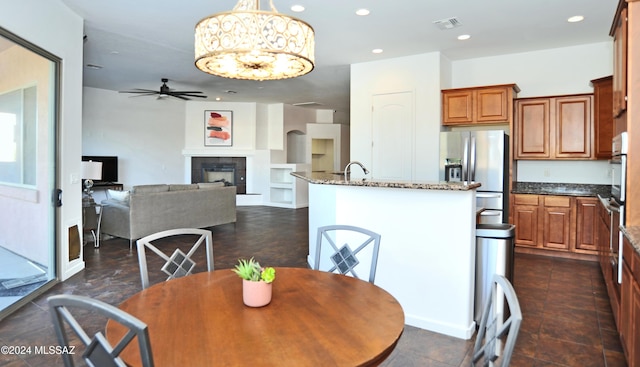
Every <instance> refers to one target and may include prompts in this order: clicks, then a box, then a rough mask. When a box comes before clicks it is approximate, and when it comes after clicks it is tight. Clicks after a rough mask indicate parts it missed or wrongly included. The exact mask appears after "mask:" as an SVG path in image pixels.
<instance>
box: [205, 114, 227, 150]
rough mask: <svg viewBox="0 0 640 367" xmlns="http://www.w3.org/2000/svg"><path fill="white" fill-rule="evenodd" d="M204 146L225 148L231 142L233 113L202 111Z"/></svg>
mask: <svg viewBox="0 0 640 367" xmlns="http://www.w3.org/2000/svg"><path fill="white" fill-rule="evenodd" d="M204 134H205V135H204V145H205V146H227V147H230V146H231V145H232V142H233V111H204Z"/></svg>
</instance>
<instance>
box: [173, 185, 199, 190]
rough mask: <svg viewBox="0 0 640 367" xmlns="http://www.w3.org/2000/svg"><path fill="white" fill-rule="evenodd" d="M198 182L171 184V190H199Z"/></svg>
mask: <svg viewBox="0 0 640 367" xmlns="http://www.w3.org/2000/svg"><path fill="white" fill-rule="evenodd" d="M197 189H198V184H170V185H169V191H184V190H197Z"/></svg>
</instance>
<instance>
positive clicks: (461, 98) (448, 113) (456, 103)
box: [442, 89, 473, 124]
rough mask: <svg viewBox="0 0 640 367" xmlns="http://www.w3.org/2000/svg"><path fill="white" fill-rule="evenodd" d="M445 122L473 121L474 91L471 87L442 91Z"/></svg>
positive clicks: (466, 122)
mask: <svg viewBox="0 0 640 367" xmlns="http://www.w3.org/2000/svg"><path fill="white" fill-rule="evenodd" d="M442 113H443V116H442V118H443V124H471V123H472V122H473V91H472V90H470V89H464V90H458V91H450V92H447V93H445V91H442Z"/></svg>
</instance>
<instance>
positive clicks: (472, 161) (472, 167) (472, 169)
mask: <svg viewBox="0 0 640 367" xmlns="http://www.w3.org/2000/svg"><path fill="white" fill-rule="evenodd" d="M475 180H476V138H475V136H473V137H471V149H470V154H469V180H468V181H475Z"/></svg>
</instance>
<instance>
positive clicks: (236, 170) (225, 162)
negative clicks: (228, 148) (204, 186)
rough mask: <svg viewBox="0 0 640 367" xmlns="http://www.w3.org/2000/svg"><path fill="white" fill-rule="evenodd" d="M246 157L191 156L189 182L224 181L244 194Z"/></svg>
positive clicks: (245, 191)
mask: <svg viewBox="0 0 640 367" xmlns="http://www.w3.org/2000/svg"><path fill="white" fill-rule="evenodd" d="M246 174H247V159H246V158H245V157H191V183H199V182H224V184H225V185H227V186H235V187H236V193H238V194H246V193H247V185H246V180H245V177H246Z"/></svg>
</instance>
